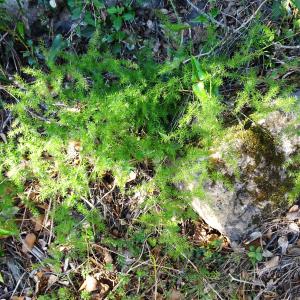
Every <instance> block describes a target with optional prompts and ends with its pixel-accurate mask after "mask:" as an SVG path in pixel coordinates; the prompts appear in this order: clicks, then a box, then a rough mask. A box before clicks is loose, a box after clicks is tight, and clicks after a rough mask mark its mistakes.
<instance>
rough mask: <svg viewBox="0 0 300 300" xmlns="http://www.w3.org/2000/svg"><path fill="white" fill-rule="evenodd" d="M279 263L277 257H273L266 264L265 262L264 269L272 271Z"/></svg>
mask: <svg viewBox="0 0 300 300" xmlns="http://www.w3.org/2000/svg"><path fill="white" fill-rule="evenodd" d="M278 263H279V256H274V257H272V258H271V259H270V260H268V261H267V262H265V268H266V269H273V268H275V267H277V266H278Z"/></svg>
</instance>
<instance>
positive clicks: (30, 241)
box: [22, 233, 36, 253]
mask: <svg viewBox="0 0 300 300" xmlns="http://www.w3.org/2000/svg"><path fill="white" fill-rule="evenodd" d="M35 241H36V236H35V234H34V233H28V234H27V235H26V237H25V239H24V240H23V246H22V251H23V252H24V253H27V252H29V251H30V250H31V249H32V248H33V246H34V243H35Z"/></svg>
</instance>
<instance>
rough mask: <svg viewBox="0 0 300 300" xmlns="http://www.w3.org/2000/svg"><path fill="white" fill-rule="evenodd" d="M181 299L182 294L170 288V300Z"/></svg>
mask: <svg viewBox="0 0 300 300" xmlns="http://www.w3.org/2000/svg"><path fill="white" fill-rule="evenodd" d="M183 299H184V298H183V295H182V294H181V293H180V292H179V291H177V290H175V289H173V290H172V292H171V295H170V300H183Z"/></svg>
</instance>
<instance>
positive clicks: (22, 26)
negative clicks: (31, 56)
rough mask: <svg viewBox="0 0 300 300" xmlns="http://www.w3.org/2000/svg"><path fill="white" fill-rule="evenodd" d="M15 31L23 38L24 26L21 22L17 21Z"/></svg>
mask: <svg viewBox="0 0 300 300" xmlns="http://www.w3.org/2000/svg"><path fill="white" fill-rule="evenodd" d="M17 33H18V34H19V36H20V37H21V38H22V39H24V38H25V26H24V24H23V22H18V23H17Z"/></svg>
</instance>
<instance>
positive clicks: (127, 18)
mask: <svg viewBox="0 0 300 300" xmlns="http://www.w3.org/2000/svg"><path fill="white" fill-rule="evenodd" d="M123 19H124V20H125V21H132V20H133V19H134V12H127V13H125V14H124V15H123Z"/></svg>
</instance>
